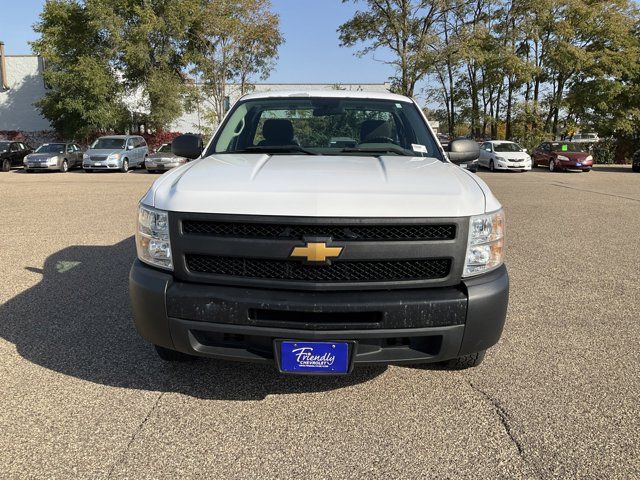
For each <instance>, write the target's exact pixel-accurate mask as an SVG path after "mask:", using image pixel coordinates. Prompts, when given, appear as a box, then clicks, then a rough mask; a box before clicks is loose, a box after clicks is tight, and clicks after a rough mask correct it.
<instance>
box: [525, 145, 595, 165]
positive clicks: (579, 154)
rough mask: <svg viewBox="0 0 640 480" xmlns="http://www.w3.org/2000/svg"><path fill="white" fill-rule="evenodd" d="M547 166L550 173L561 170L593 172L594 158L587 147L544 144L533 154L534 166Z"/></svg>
mask: <svg viewBox="0 0 640 480" xmlns="http://www.w3.org/2000/svg"><path fill="white" fill-rule="evenodd" d="M539 165H542V166H546V167H548V168H549V171H550V172H556V171H559V170H581V171H583V172H589V171H591V168H592V167H593V156H592V155H591V154H590V153H589V151H588V149H587V147H586V145H584V144H580V143H569V142H543V143H541V144H540V145H538V147H537V148H536V149H535V150H534V152H533V166H534V167H537V166H539Z"/></svg>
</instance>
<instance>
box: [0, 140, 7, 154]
mask: <svg viewBox="0 0 640 480" xmlns="http://www.w3.org/2000/svg"><path fill="white" fill-rule="evenodd" d="M7 150H9V142H0V152H6V151H7Z"/></svg>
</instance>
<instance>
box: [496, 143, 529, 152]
mask: <svg viewBox="0 0 640 480" xmlns="http://www.w3.org/2000/svg"><path fill="white" fill-rule="evenodd" d="M493 149H494V150H495V151H496V152H521V151H522V150H523V149H522V147H521V146H520V145H518V144H517V143H511V142H510V143H494V144H493Z"/></svg>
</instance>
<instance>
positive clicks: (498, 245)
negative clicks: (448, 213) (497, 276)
mask: <svg viewBox="0 0 640 480" xmlns="http://www.w3.org/2000/svg"><path fill="white" fill-rule="evenodd" d="M503 262H504V211H503V210H502V209H500V210H498V211H496V212H493V213H488V214H485V215H476V216H473V217H471V219H470V220H469V240H468V243H467V257H466V261H465V264H464V271H463V273H462V276H463V277H471V276H474V275H479V274H481V273H486V272H489V271H491V270H495V269H496V268H498V267H499V266H500V265H502V264H503Z"/></svg>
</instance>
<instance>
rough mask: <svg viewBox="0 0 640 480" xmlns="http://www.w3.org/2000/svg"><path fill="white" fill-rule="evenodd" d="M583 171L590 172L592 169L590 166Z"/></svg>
mask: <svg viewBox="0 0 640 480" xmlns="http://www.w3.org/2000/svg"><path fill="white" fill-rule="evenodd" d="M582 171H583V172H590V171H591V169H590V168H585V169H584V170H582Z"/></svg>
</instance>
